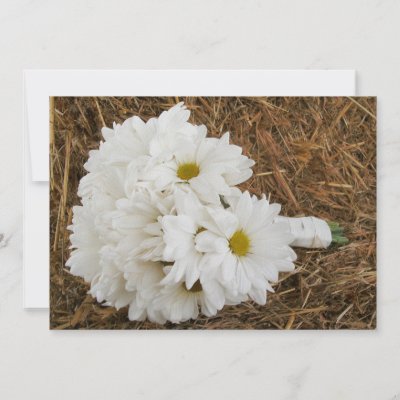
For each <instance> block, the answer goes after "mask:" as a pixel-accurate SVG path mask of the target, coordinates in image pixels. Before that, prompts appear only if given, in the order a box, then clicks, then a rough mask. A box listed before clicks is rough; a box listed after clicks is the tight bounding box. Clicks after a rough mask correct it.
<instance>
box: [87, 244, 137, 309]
mask: <svg viewBox="0 0 400 400" xmlns="http://www.w3.org/2000/svg"><path fill="white" fill-rule="evenodd" d="M99 256H100V267H101V273H99V274H98V275H97V276H96V277H95V278H94V279H93V280H92V282H91V288H90V290H89V293H90V294H91V295H92V296H93V297H95V298H96V299H97V301H98V302H99V303H103V302H105V303H104V305H106V306H113V307H115V308H116V309H117V310H118V309H120V308H122V307H125V306H127V305H128V304H129V303H131V302H132V300H133V298H134V296H135V292H134V291H131V290H127V288H126V280H125V278H124V271H123V265H124V262H125V260H124V257H123V256H122V257H121V255H120V253H119V252H118V251H117V249H116V248H115V247H114V246H103V247H102V249H101V250H100V252H99Z"/></svg>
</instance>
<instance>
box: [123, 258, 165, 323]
mask: <svg viewBox="0 0 400 400" xmlns="http://www.w3.org/2000/svg"><path fill="white" fill-rule="evenodd" d="M124 269H125V274H124V278H125V280H126V286H125V287H126V289H127V290H129V291H134V292H135V296H134V297H133V298H132V300H131V302H130V303H129V311H128V318H129V319H130V320H131V321H144V320H145V319H146V318H147V319H148V320H149V321H151V322H156V323H158V324H165V322H166V318H165V317H164V316H163V314H162V313H161V311H159V310H157V309H155V307H154V301H153V300H154V299H155V298H156V296H157V295H158V293H159V291H160V281H161V280H162V279H163V278H164V276H165V275H164V272H163V264H162V263H160V262H149V261H141V260H139V261H137V260H135V261H132V260H130V261H129V262H128V263H127V264H126V265H125V267H124Z"/></svg>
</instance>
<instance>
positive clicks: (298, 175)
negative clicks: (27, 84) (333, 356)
mask: <svg viewBox="0 0 400 400" xmlns="http://www.w3.org/2000/svg"><path fill="white" fill-rule="evenodd" d="M182 100H183V101H185V103H186V105H187V106H188V108H189V109H190V110H191V111H192V114H191V121H192V122H195V123H196V124H201V123H203V124H205V125H206V126H207V127H208V131H209V135H212V136H220V135H221V134H222V133H224V132H226V131H230V132H231V140H232V142H233V143H235V144H238V145H241V146H242V147H243V149H244V153H245V154H247V155H248V156H250V157H251V158H253V159H255V160H256V165H255V167H254V175H253V177H252V178H251V179H250V180H249V181H248V182H246V183H245V184H244V185H243V188H245V189H248V190H250V192H252V193H254V194H257V195H260V194H262V193H267V194H270V197H271V201H275V202H279V203H282V205H283V209H282V210H283V214H286V215H289V216H303V215H315V216H318V217H321V218H324V219H328V220H334V221H338V222H340V224H341V225H343V226H344V227H345V233H346V235H347V237H348V238H349V239H350V244H348V245H346V246H344V247H340V248H329V249H328V250H313V251H307V250H304V249H299V250H298V251H297V253H298V260H297V262H296V265H297V268H296V270H295V271H294V272H293V273H291V274H286V275H281V279H280V281H279V282H278V283H277V284H276V285H275V290H276V293H275V294H270V295H269V301H268V303H267V305H266V306H258V305H256V304H254V303H252V302H248V303H245V304H242V305H239V306H231V307H225V308H224V309H223V310H222V312H220V313H219V314H218V315H217V316H216V317H214V318H206V317H199V318H198V319H197V320H196V321H191V322H187V323H183V324H180V325H174V324H167V325H165V326H158V325H155V324H152V323H149V322H130V321H129V320H128V319H127V312H126V309H122V310H119V311H116V310H115V309H114V308H110V307H102V306H101V305H99V304H98V303H96V301H95V300H94V299H92V298H91V297H90V296H88V295H87V290H88V286H87V284H85V283H84V282H83V280H82V279H80V278H78V277H75V276H72V275H71V274H69V272H68V269H66V268H65V267H64V264H65V261H66V260H67V258H68V254H69V250H68V247H69V239H68V236H69V232H68V231H67V229H66V227H67V226H68V225H69V224H70V222H71V218H72V211H71V208H72V206H73V205H76V204H79V199H78V197H77V195H76V192H77V187H78V183H79V180H80V178H81V177H82V176H83V175H84V174H85V171H84V169H83V164H84V162H85V161H86V159H87V157H88V152H89V150H91V149H95V148H97V147H98V144H99V141H100V140H101V135H100V129H101V127H103V126H111V125H112V123H113V122H114V121H116V122H122V121H123V120H124V119H126V118H128V117H130V116H132V115H139V116H140V117H141V118H142V119H144V120H147V119H148V118H150V117H152V116H157V115H159V114H160V112H161V111H163V110H166V109H168V108H170V107H171V106H172V105H173V104H175V103H177V102H178V101H182ZM51 107H52V110H53V113H52V118H51V121H50V122H51V124H50V136H51V140H50V147H51V148H50V152H51V187H50V194H51V198H50V202H51V209H50V213H51V222H50V232H51V242H50V243H51V254H50V256H51V293H50V299H51V312H50V326H51V328H53V329H131V328H134V329H373V328H375V327H376V268H375V265H376V128H375V127H376V117H375V115H376V99H375V98H367V97H355V98H329V97H326V98H322V97H321V98H300V97H286V98H283V97H274V98H273V97H269V98H267V97H259V98H243V97H242V98H233V97H223V98H199V97H188V98H182V97H179V98H114V97H103V98H102V97H97V98H90V97H83V98H73V97H59V98H53V99H51Z"/></svg>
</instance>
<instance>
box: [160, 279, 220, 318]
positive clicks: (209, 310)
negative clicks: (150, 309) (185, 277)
mask: <svg viewBox="0 0 400 400" xmlns="http://www.w3.org/2000/svg"><path fill="white" fill-rule="evenodd" d="M224 304H225V292H224V289H223V287H222V286H221V285H220V284H219V283H218V282H217V281H208V282H203V283H200V281H199V280H198V281H196V282H195V284H194V285H193V286H192V287H191V288H190V289H187V288H186V285H185V284H184V283H183V282H178V283H172V284H168V285H164V286H162V288H161V290H160V292H159V294H158V295H157V297H156V298H155V299H154V307H155V309H156V310H159V311H160V312H161V313H162V315H163V316H164V318H166V319H167V320H168V321H171V322H174V323H179V322H184V321H187V320H189V319H196V318H197V317H198V315H199V307H200V310H201V312H202V313H203V314H204V315H205V316H207V317H211V316H214V315H216V314H217V312H218V311H219V310H221V309H222V307H223V306H224Z"/></svg>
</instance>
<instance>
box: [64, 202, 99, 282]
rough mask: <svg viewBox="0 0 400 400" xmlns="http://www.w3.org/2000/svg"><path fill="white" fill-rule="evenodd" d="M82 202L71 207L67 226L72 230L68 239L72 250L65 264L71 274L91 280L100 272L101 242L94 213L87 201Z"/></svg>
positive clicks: (87, 280)
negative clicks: (71, 213)
mask: <svg viewBox="0 0 400 400" xmlns="http://www.w3.org/2000/svg"><path fill="white" fill-rule="evenodd" d="M83 204H84V206H75V207H74V208H73V212H74V216H73V218H72V225H71V226H69V227H68V228H69V229H70V230H71V231H72V233H71V235H70V241H71V248H72V249H73V250H72V252H71V255H70V257H69V259H68V261H67V262H66V264H65V265H66V266H67V267H69V268H70V272H71V274H74V275H77V276H80V277H82V278H83V279H84V280H85V281H86V282H91V281H92V279H93V278H94V277H95V276H96V275H98V274H99V273H100V272H101V266H100V255H99V252H100V249H101V247H102V246H103V243H102V242H101V241H100V239H99V236H98V234H97V232H96V228H95V220H94V217H95V215H94V214H93V212H92V210H91V208H90V207H89V205H88V204H87V202H84V203H83Z"/></svg>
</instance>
